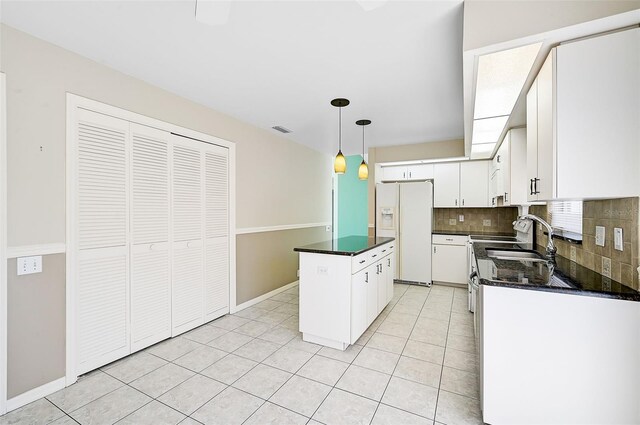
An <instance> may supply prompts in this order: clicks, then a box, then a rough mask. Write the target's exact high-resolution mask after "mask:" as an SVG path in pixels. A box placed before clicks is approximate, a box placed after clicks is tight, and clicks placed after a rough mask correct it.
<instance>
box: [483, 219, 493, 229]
mask: <svg viewBox="0 0 640 425" xmlns="http://www.w3.org/2000/svg"><path fill="white" fill-rule="evenodd" d="M482 225H483V226H484V227H491V219H485V220H482Z"/></svg>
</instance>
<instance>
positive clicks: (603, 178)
mask: <svg viewBox="0 0 640 425" xmlns="http://www.w3.org/2000/svg"><path fill="white" fill-rule="evenodd" d="M556 58H557V67H556V71H557V72H556V89H557V97H556V119H557V121H556V124H557V125H556V141H557V155H558V158H557V164H558V165H557V190H558V193H557V197H558V198H563V199H568V198H575V199H579V198H590V197H591V198H599V197H604V198H618V197H620V198H624V197H628V196H629V197H631V196H638V192H639V190H640V185H638V179H639V178H640V172H639V167H638V157H640V28H634V29H629V30H626V31H620V32H616V33H612V34H607V35H603V36H600V37H593V38H589V39H585V40H581V41H578V42H575V43H567V44H563V45H561V46H559V47H558V49H557V56H556ZM596 170H597V172H594V171H596Z"/></svg>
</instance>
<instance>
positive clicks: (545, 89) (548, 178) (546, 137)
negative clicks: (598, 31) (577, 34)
mask: <svg viewBox="0 0 640 425" xmlns="http://www.w3.org/2000/svg"><path fill="white" fill-rule="evenodd" d="M555 53H556V50H555V49H553V50H552V51H551V53H550V54H549V56H548V57H547V60H546V61H545V62H544V64H543V65H542V68H541V69H540V73H539V74H538V78H537V80H538V161H537V163H538V175H537V178H538V180H536V181H534V184H533V188H534V191H535V192H537V197H538V200H540V201H547V200H551V199H553V198H554V197H555V187H554V183H555V176H554V172H555V164H556V162H555V157H554V131H555V128H554V120H555V118H554V113H555V100H554V98H555V93H554V92H555V88H554V83H553V80H554V70H553V68H554V56H555Z"/></svg>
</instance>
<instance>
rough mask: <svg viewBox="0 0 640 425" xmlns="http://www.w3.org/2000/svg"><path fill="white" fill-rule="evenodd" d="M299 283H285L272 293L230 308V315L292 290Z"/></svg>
mask: <svg viewBox="0 0 640 425" xmlns="http://www.w3.org/2000/svg"><path fill="white" fill-rule="evenodd" d="M298 282H299V281H297V280H296V281H295V282H291V283H287V284H286V285H284V286H281V287H279V288H277V289H274V290H273V291H270V292H267V293H266V294H263V295H260V296H259V297H255V298H253V299H251V300H249V301H246V302H243V303H242V304H240V305H237V306H236V307H235V308H231V311H230V313H231V314H233V313H237V312H239V311H240V310H244V309H245V308H248V307H251V306H252V305H256V304H258V303H259V302H262V301H264V300H266V299H268V298H271V297H273V296H274V295H278V294H279V293H281V292H284V291H286V290H287V289H290V288H293V287H294V286H296V285H297V284H298Z"/></svg>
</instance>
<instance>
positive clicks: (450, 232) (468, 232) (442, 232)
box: [431, 230, 515, 236]
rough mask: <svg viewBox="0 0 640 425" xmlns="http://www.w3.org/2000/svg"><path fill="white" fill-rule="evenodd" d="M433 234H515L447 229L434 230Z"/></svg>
mask: <svg viewBox="0 0 640 425" xmlns="http://www.w3.org/2000/svg"><path fill="white" fill-rule="evenodd" d="M431 234H432V235H454V236H471V235H481V236H515V235H514V234H513V232H512V233H505V232H477V231H472V230H454V231H446V230H433V231H432V232H431Z"/></svg>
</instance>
